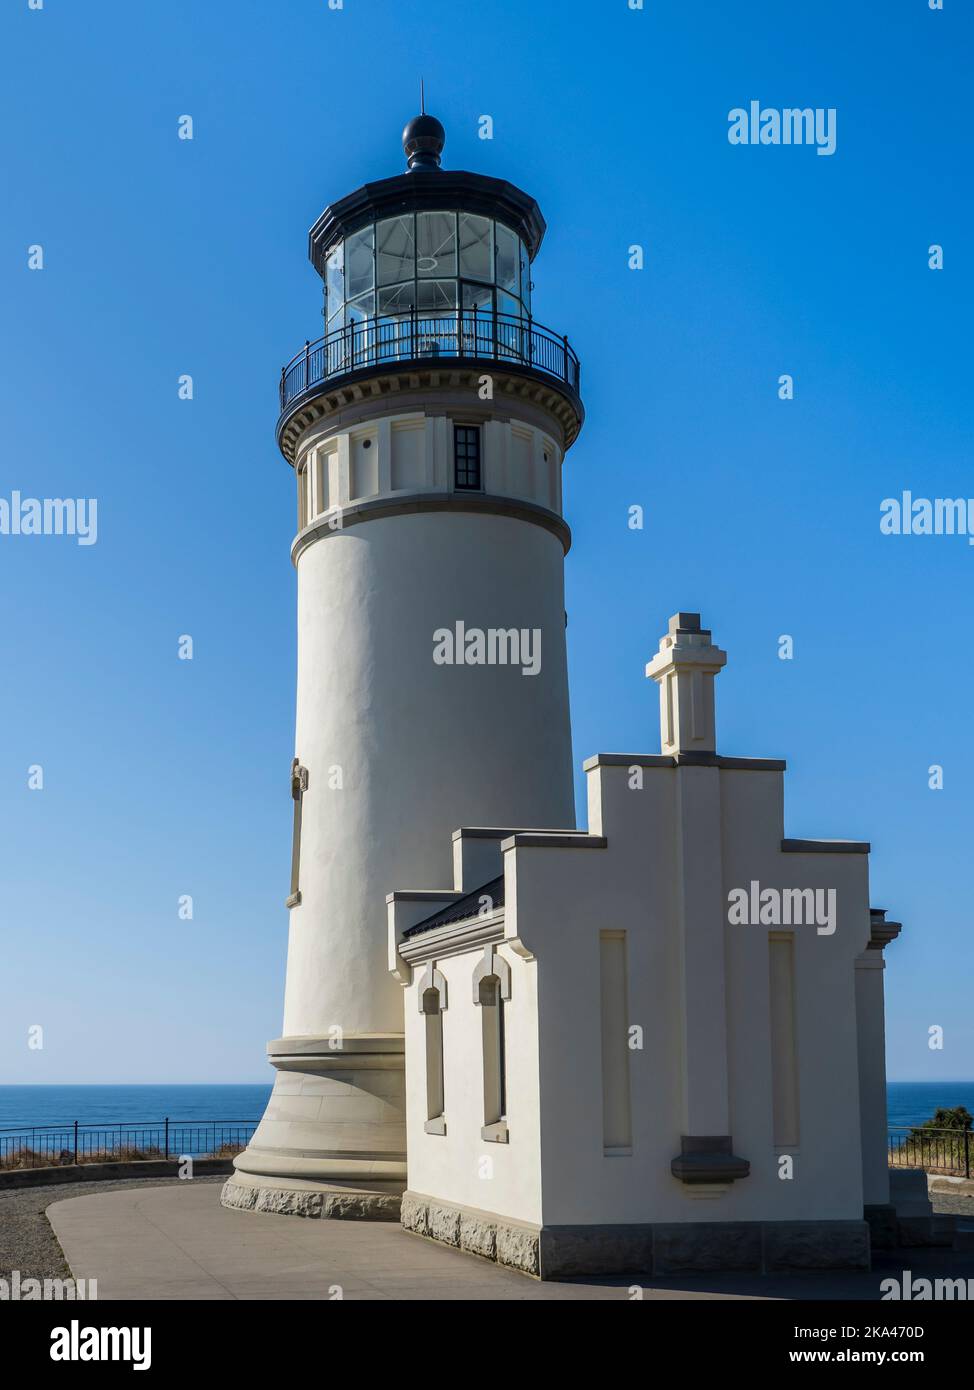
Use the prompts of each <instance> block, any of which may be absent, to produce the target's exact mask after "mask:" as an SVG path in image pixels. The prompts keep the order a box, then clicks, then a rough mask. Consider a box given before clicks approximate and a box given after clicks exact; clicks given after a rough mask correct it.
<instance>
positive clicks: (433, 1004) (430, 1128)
mask: <svg viewBox="0 0 974 1390" xmlns="http://www.w3.org/2000/svg"><path fill="white" fill-rule="evenodd" d="M421 1007H422V1010H423V1013H424V1015H425V1017H426V1132H427V1134H429V1133H443V1132H445V1125H444V1123H443V1010H442V1009H441V1007H440V991H439V990H438V989H427V990H424V991H423V999H422V1006H421ZM437 1121H439V1123H438V1124H437V1123H436V1122H437Z"/></svg>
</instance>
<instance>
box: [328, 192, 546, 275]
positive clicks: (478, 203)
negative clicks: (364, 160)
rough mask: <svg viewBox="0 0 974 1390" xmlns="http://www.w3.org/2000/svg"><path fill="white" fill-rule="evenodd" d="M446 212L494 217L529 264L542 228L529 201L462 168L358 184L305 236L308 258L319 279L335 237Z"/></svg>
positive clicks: (537, 210)
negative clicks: (403, 216) (387, 220)
mask: <svg viewBox="0 0 974 1390" xmlns="http://www.w3.org/2000/svg"><path fill="white" fill-rule="evenodd" d="M448 208H459V209H460V211H462V212H473V213H478V214H479V215H480V216H482V217H497V218H499V219H500V221H501V222H503V223H504V225H505V226H508V227H510V228H511V229H512V231H515V232H517V234H518V235H519V236H520V237H521V238H522V240H523V241H524V243H525V245H526V246H527V248H528V255H529V256H530V258H531V260H532V261H533V260H534V258H535V256H536V255H537V254H538V250H539V248H540V246H541V242H542V241H543V239H544V234H545V231H546V230H547V224H546V223H545V220H544V217H543V216H542V215H541V209H540V208H539V207H538V204H537V203H536V202H535V200H534V199H533V198H532V197H531V196H530V194H528V193H524V192H523V191H522V190H521V189H520V188H517V187H515V185H514V184H513V183H508V182H507V180H506V179H494V178H490V177H489V175H487V174H472V173H469V172H467V171H466V170H464V169H431V170H425V169H422V170H420V169H414V170H412V171H411V172H410V173H408V174H396V175H395V176H394V177H393V178H390V179H380V180H379V181H378V182H376V183H366V184H363V185H362V187H361V188H357V189H356V190H355V192H354V193H349V194H348V195H347V197H345V198H340V199H339V200H338V202H337V203H330V204H329V205H328V207H326V208H325V210H324V211H323V212H322V214H321V216H320V217H319V218H318V219H317V220H316V222H315V224H314V226H313V227H312V228H311V230H310V231H309V233H308V256H309V259H310V260H311V264H312V265H313V266H314V268H315V270H317V272H318V274H319V275H321V276H322V278H324V268H325V253H326V252H327V251H328V249H329V248H330V247H331V246H332V245H333V244H334V242H335V241H336V240H338V239H339V238H340V237H344V236H349V235H350V234H351V233H352V232H355V231H358V230H359V228H360V227H363V226H365V225H366V223H368V222H370V221H372V220H373V218H381V217H394V216H396V214H397V213H403V212H434V211H436V212H438V211H443V210H445V209H448Z"/></svg>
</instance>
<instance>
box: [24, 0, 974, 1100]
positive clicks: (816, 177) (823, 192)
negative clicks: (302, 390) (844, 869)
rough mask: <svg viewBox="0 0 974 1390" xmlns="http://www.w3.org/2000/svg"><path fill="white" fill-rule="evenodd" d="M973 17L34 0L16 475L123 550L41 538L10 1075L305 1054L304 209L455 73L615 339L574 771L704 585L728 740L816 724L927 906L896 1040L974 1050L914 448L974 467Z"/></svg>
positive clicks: (958, 825)
mask: <svg viewBox="0 0 974 1390" xmlns="http://www.w3.org/2000/svg"><path fill="white" fill-rule="evenodd" d="M972 42H974V17H972V14H971V11H970V9H969V7H968V6H967V5H965V4H963V3H962V0H945V8H944V10H943V11H942V12H933V11H931V10H930V9H929V8H928V4H927V0H884V3H883V4H882V5H881V6H878V5H869V4H865V3H848V0H790V3H789V4H787V5H782V4H780V3H777V0H742V3H740V4H735V5H729V4H726V3H723V0H709V2H708V3H696V4H692V5H689V4H686V3H684V0H646V3H645V8H644V9H643V10H642V11H631V10H630V9H629V8H628V4H627V0H592V3H586V2H585V0H563V3H557V0H537V3H533V4H525V3H523V0H451V3H450V5H449V6H442V5H441V6H434V5H430V4H428V3H419V0H345V3H344V7H343V9H342V10H340V11H333V10H330V9H329V8H328V5H327V3H326V0H278V2H277V3H275V4H273V5H271V4H268V3H266V0H233V3H230V0H207V3H206V4H205V5H204V4H199V3H190V0H141V2H140V3H139V4H138V5H133V4H132V3H131V0H86V3H84V4H79V3H77V0H70V3H68V0H45V3H44V7H43V9H42V10H40V11H31V10H29V9H28V0H7V3H6V4H5V6H4V8H3V13H2V17H0V67H2V83H0V90H2V97H0V100H2V103H3V130H4V146H5V149H4V159H5V165H6V178H5V181H4V182H5V195H6V196H5V200H4V201H5V215H4V216H3V218H2V219H0V237H2V243H0V294H2V298H3V301H4V303H5V306H6V315H5V318H6V326H7V331H6V332H5V333H4V334H3V337H2V342H0V352H2V355H3V362H2V371H0V390H2V393H3V422H4V439H3V444H4V447H3V451H2V455H0V458H2V476H0V496H7V497H9V495H10V493H11V491H12V490H14V489H19V490H20V491H21V492H22V493H23V494H25V495H31V496H42V497H43V496H80V497H96V498H97V499H98V542H97V544H96V545H93V546H89V547H81V546H78V545H76V544H75V543H74V541H73V540H71V539H68V538H63V537H62V538H58V537H37V538H26V537H0V574H2V585H0V601H2V604H3V610H2V624H3V636H4V648H5V663H4V664H5V672H4V676H5V678H4V680H3V682H2V684H0V722H2V728H3V731H4V737H3V739H2V741H0V789H2V790H0V838H2V844H3V849H4V854H3V874H2V882H0V917H2V926H3V955H2V976H0V1081H2V1082H42V1081H49V1082H60V1083H66V1082H85V1081H91V1082H95V1081H97V1082H111V1081H117V1082H137V1081H145V1082H178V1081H212V1082H218V1081H226V1082H229V1081H251V1080H261V1081H263V1080H267V1079H269V1071H268V1068H267V1067H266V1063H265V1062H264V1058H263V1043H264V1040H265V1039H267V1038H272V1037H276V1036H277V1035H278V1033H279V1029H280V1020H281V1009H282V1000H283V975H284V958H285V947H286V931H287V913H286V911H285V909H284V907H283V898H284V896H285V893H286V891H287V881H288V873H289V853H290V819H291V817H290V800H289V796H288V785H287V773H288V767H289V762H290V758H291V754H292V739H293V685H294V666H295V651H294V577H293V570H292V567H291V564H290V562H289V559H288V547H289V543H290V540H291V536H292V533H293V523H294V511H295V508H294V491H293V486H292V475H291V471H290V469H289V468H288V467H287V465H286V464H285V463H284V462H283V460H282V459H281V458H280V456H279V455H278V454H277V451H276V448H275V445H274V437H273V429H274V422H275V418H276V410H277V406H276V386H277V377H278V373H279V370H280V366H281V364H282V362H284V361H285V360H286V359H287V358H289V357H290V356H291V354H292V353H293V352H294V351H295V350H296V349H297V348H298V347H299V346H300V345H301V344H302V343H303V341H304V339H305V338H306V337H312V338H313V337H315V336H317V334H318V333H320V331H321V320H320V313H319V311H320V282H319V281H318V279H317V277H316V275H315V273H314V271H313V270H312V268H311V266H310V265H309V263H308V261H307V259H306V232H307V228H308V227H309V226H310V224H311V223H312V221H313V220H314V219H315V217H316V216H317V214H318V213H319V212H320V210H321V208H322V207H323V206H324V205H325V204H326V203H327V202H329V201H332V200H334V199H335V198H337V197H340V196H342V195H344V194H345V193H348V192H350V191H352V190H353V189H354V188H356V187H358V186H359V185H360V184H362V183H364V182H366V181H367V180H370V179H375V178H381V177H385V176H387V175H390V174H394V173H398V172H399V171H400V170H401V168H402V156H401V152H400V147H399V133H400V130H401V127H402V125H403V123H404V122H405V120H406V119H408V117H409V116H411V115H412V114H414V112H415V109H416V107H417V92H418V85H419V78H420V76H421V75H422V76H424V77H425V79H426V90H427V104H428V107H429V109H430V110H432V111H433V112H435V114H436V115H438V116H439V117H440V119H441V120H442V121H443V122H444V124H445V126H446V129H447V146H446V151H445V156H444V164H445V165H447V166H448V167H453V168H469V169H473V170H477V171H479V172H482V173H487V174H493V175H496V176H499V177H504V178H508V179H510V180H511V181H512V182H514V183H516V184H518V185H520V186H522V187H524V188H526V189H527V190H528V191H529V192H530V193H532V194H533V195H534V196H535V197H537V198H538V200H539V202H540V204H541V207H542V209H543V211H544V213H545V216H546V218H547V220H548V225H549V231H548V235H547V238H546V240H545V244H544V247H543V248H542V251H541V254H540V256H539V258H538V260H537V262H536V263H535V267H534V280H535V285H536V290H535V306H534V307H535V314H536V316H537V317H538V318H539V319H540V320H541V321H542V322H544V323H547V324H550V325H552V326H553V327H555V328H557V330H558V331H559V332H567V333H568V335H569V336H570V338H571V340H572V342H573V344H574V345H575V346H576V347H577V349H578V351H579V354H580V356H581V359H582V363H583V378H582V383H583V393H584V397H585V403H586V408H587V412H588V419H587V424H586V427H585V430H584V431H583V434H582V437H581V439H580V441H579V443H578V444H577V445H576V447H575V448H574V449H573V450H572V452H571V454H570V455H569V457H568V460H567V464H566V471H565V490H566V508H567V515H568V519H569V522H570V524H571V525H572V528H573V531H574V545H573V549H572V551H571V554H570V556H569V559H568V565H567V586H568V612H569V619H570V621H569V642H570V660H571V675H572V700H573V720H574V737H575V756H576V763H577V765H579V767H580V764H581V760H582V758H584V757H586V756H587V755H589V754H591V753H594V752H596V751H646V750H649V751H652V750H655V749H657V748H658V737H659V735H658V718H657V701H656V692H655V687H653V686H652V685H651V684H650V683H648V682H647V681H646V680H645V678H644V676H643V668H644V665H645V662H646V661H647V660H648V659H649V657H650V656H651V655H652V654H653V652H654V651H655V649H656V645H657V642H658V639H659V636H660V634H661V632H662V631H663V630H664V629H665V625H666V619H667V617H668V616H669V614H670V613H672V612H675V611H676V610H677V609H684V610H687V609H689V610H699V611H701V612H702V614H703V616H704V619H705V622H706V623H707V624H708V625H710V626H712V627H713V630H714V634H715V638H716V640H717V641H718V642H719V643H720V644H721V645H722V646H724V647H725V648H726V649H727V651H728V653H729V662H728V666H727V669H726V670H725V672H724V673H723V674H722V676H721V677H720V680H719V683H718V699H719V706H718V724H719V731H720V744H721V748H722V750H723V751H724V752H727V753H734V754H742V755H755V756H785V757H787V759H788V762H789V772H788V774H787V780H786V830H787V833H788V834H790V835H793V836H816V837H830V836H837V837H848V838H857V839H858V838H861V839H868V840H870V841H871V842H872V844H873V856H872V861H871V873H872V901H873V903H874V904H876V905H879V906H883V907H886V908H888V909H889V912H890V915H891V916H893V917H896V918H902V920H903V921H904V922H905V931H904V933H903V936H902V937H901V938H900V940H899V941H897V942H896V943H895V944H894V945H893V946H892V947H891V948H889V950H888V951H887V962H888V965H887V973H886V985H887V1008H888V1052H889V1073H890V1076H891V1077H892V1078H893V1079H898V1080H909V1079H936V1078H938V1077H942V1078H954V1079H956V1078H970V1077H972V1076H974V1021H972V1009H971V978H972V973H974V972H972V962H974V910H972V906H971V893H970V889H969V880H968V869H969V866H970V857H971V844H972V831H974V824H972V814H971V794H970V787H971V781H972V777H974V758H972V750H971V704H972V697H971V690H972V677H974V648H972V644H971V640H970V618H971V595H972V574H974V548H972V547H970V546H969V545H968V544H967V542H966V539H965V538H962V537H891V536H881V535H880V532H879V524H878V523H879V505H880V502H881V501H882V499H883V498H885V497H888V496H896V495H898V494H899V493H900V492H901V491H902V490H903V489H905V488H909V489H910V490H911V491H912V492H913V493H914V494H915V495H916V496H926V497H957V496H974V475H972V470H971V424H972V419H971V408H970V394H971V393H970V361H971V355H970V349H969V341H970V323H971V319H972V302H971V301H972V294H971V290H972V276H971V268H970V247H971V231H972V225H971V191H970V189H971V184H970V177H969V168H970V139H971V133H972V132H971V119H970V111H969V61H970V53H971V50H972ZM752 99H757V100H759V101H761V102H762V104H763V105H764V106H769V107H784V106H802V107H804V106H812V107H819V106H821V107H834V108H835V109H836V112H837V118H836V120H837V148H836V152H835V154H834V155H832V156H831V157H820V156H818V155H817V154H816V152H815V150H814V149H812V148H799V147H792V148H784V147H754V148H752V147H736V146H732V145H730V144H729V143H728V140H727V130H728V112H729V111H730V110H731V109H732V108H735V107H738V106H746V105H747V104H748V102H749V101H751V100H752ZM184 114H190V115H192V117H193V121H194V135H195V138H194V139H193V140H192V141H191V142H189V141H181V140H178V139H177V122H178V118H179V117H180V116H181V115H184ZM483 114H489V115H491V116H492V117H493V121H494V138H493V140H492V141H484V140H481V139H480V138H478V128H479V127H478V119H479V117H480V116H481V115H483ZM931 243H939V244H942V245H943V246H944V249H945V268H944V270H943V271H939V272H935V271H931V270H930V269H928V265H927V248H928V246H929V245H930V244H931ZM35 244H41V245H42V246H43V248H44V262H45V264H44V269H43V271H33V272H32V271H29V270H28V269H27V248H28V246H30V245H35ZM633 244H640V245H642V246H643V247H644V248H645V255H646V266H645V269H644V270H642V271H633V270H630V269H629V266H628V248H629V247H630V246H631V245H633ZM182 373H191V374H192V376H193V378H194V386H195V398H194V399H193V401H192V402H187V401H180V400H179V399H178V397H177V379H178V377H179V376H180V375H181V374H182ZM782 373H790V374H792V375H793V376H794V380H795V399H794V400H792V401H788V402H783V401H781V400H779V399H778V394H777V390H778V386H777V383H778V377H779V376H780V375H781V374H782ZM634 504H639V505H641V506H642V507H644V509H645V527H644V529H643V530H642V531H641V532H634V531H631V530H629V529H628V526H627V515H628V509H629V507H630V506H632V505H634ZM183 633H189V634H191V635H192V636H193V639H194V644H195V659H194V660H193V661H192V662H183V661H179V660H177V656H176V651H177V640H178V638H179V636H180V634H183ZM785 633H787V634H790V635H791V636H792V637H793V638H794V648H795V655H794V659H793V660H792V661H781V660H779V659H778V655H777V653H778V638H779V636H780V635H781V634H785ZM38 763H39V764H41V765H42V766H43V768H44V789H43V791H30V790H28V787H27V769H28V767H29V766H30V765H32V764H38ZM934 763H939V764H942V765H943V768H944V787H943V790H941V791H932V790H930V789H929V788H928V774H927V769H928V767H929V766H930V765H931V764H934ZM581 804H582V805H583V806H584V801H582V802H581ZM181 894H192V896H193V898H194V917H193V920H192V921H183V920H180V919H179V917H178V915H177V901H178V898H179V896H180V895H181ZM36 1024H40V1025H42V1026H43V1027H44V1043H45V1045H44V1048H43V1050H41V1051H32V1050H29V1049H28V1048H27V1046H26V1038H27V1030H28V1028H29V1027H30V1026H32V1025H36ZM934 1024H939V1025H941V1026H942V1027H943V1028H944V1034H945V1045H944V1049H943V1051H941V1052H934V1051H931V1050H930V1049H929V1048H928V1046H927V1030H928V1028H929V1027H930V1026H931V1025H934Z"/></svg>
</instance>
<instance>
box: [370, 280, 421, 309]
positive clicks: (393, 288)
mask: <svg viewBox="0 0 974 1390" xmlns="http://www.w3.org/2000/svg"><path fill="white" fill-rule="evenodd" d="M415 307H416V282H415V280H407V281H406V282H405V283H404V284H402V285H387V286H386V287H385V288H384V289H380V290H379V313H380V314H408V313H409V312H410V310H411V309H414V308H415Z"/></svg>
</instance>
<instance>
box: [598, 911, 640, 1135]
mask: <svg viewBox="0 0 974 1390" xmlns="http://www.w3.org/2000/svg"><path fill="white" fill-rule="evenodd" d="M599 968H600V977H601V981H600V984H601V1012H602V1144H603V1148H604V1150H605V1152H606V1153H617V1152H619V1151H620V1150H622V1151H627V1150H629V1149H631V1147H632V1115H631V1107H630V1096H629V1055H630V1054H629V985H628V980H627V967H626V934H625V932H623V931H603V932H600V933H599Z"/></svg>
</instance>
